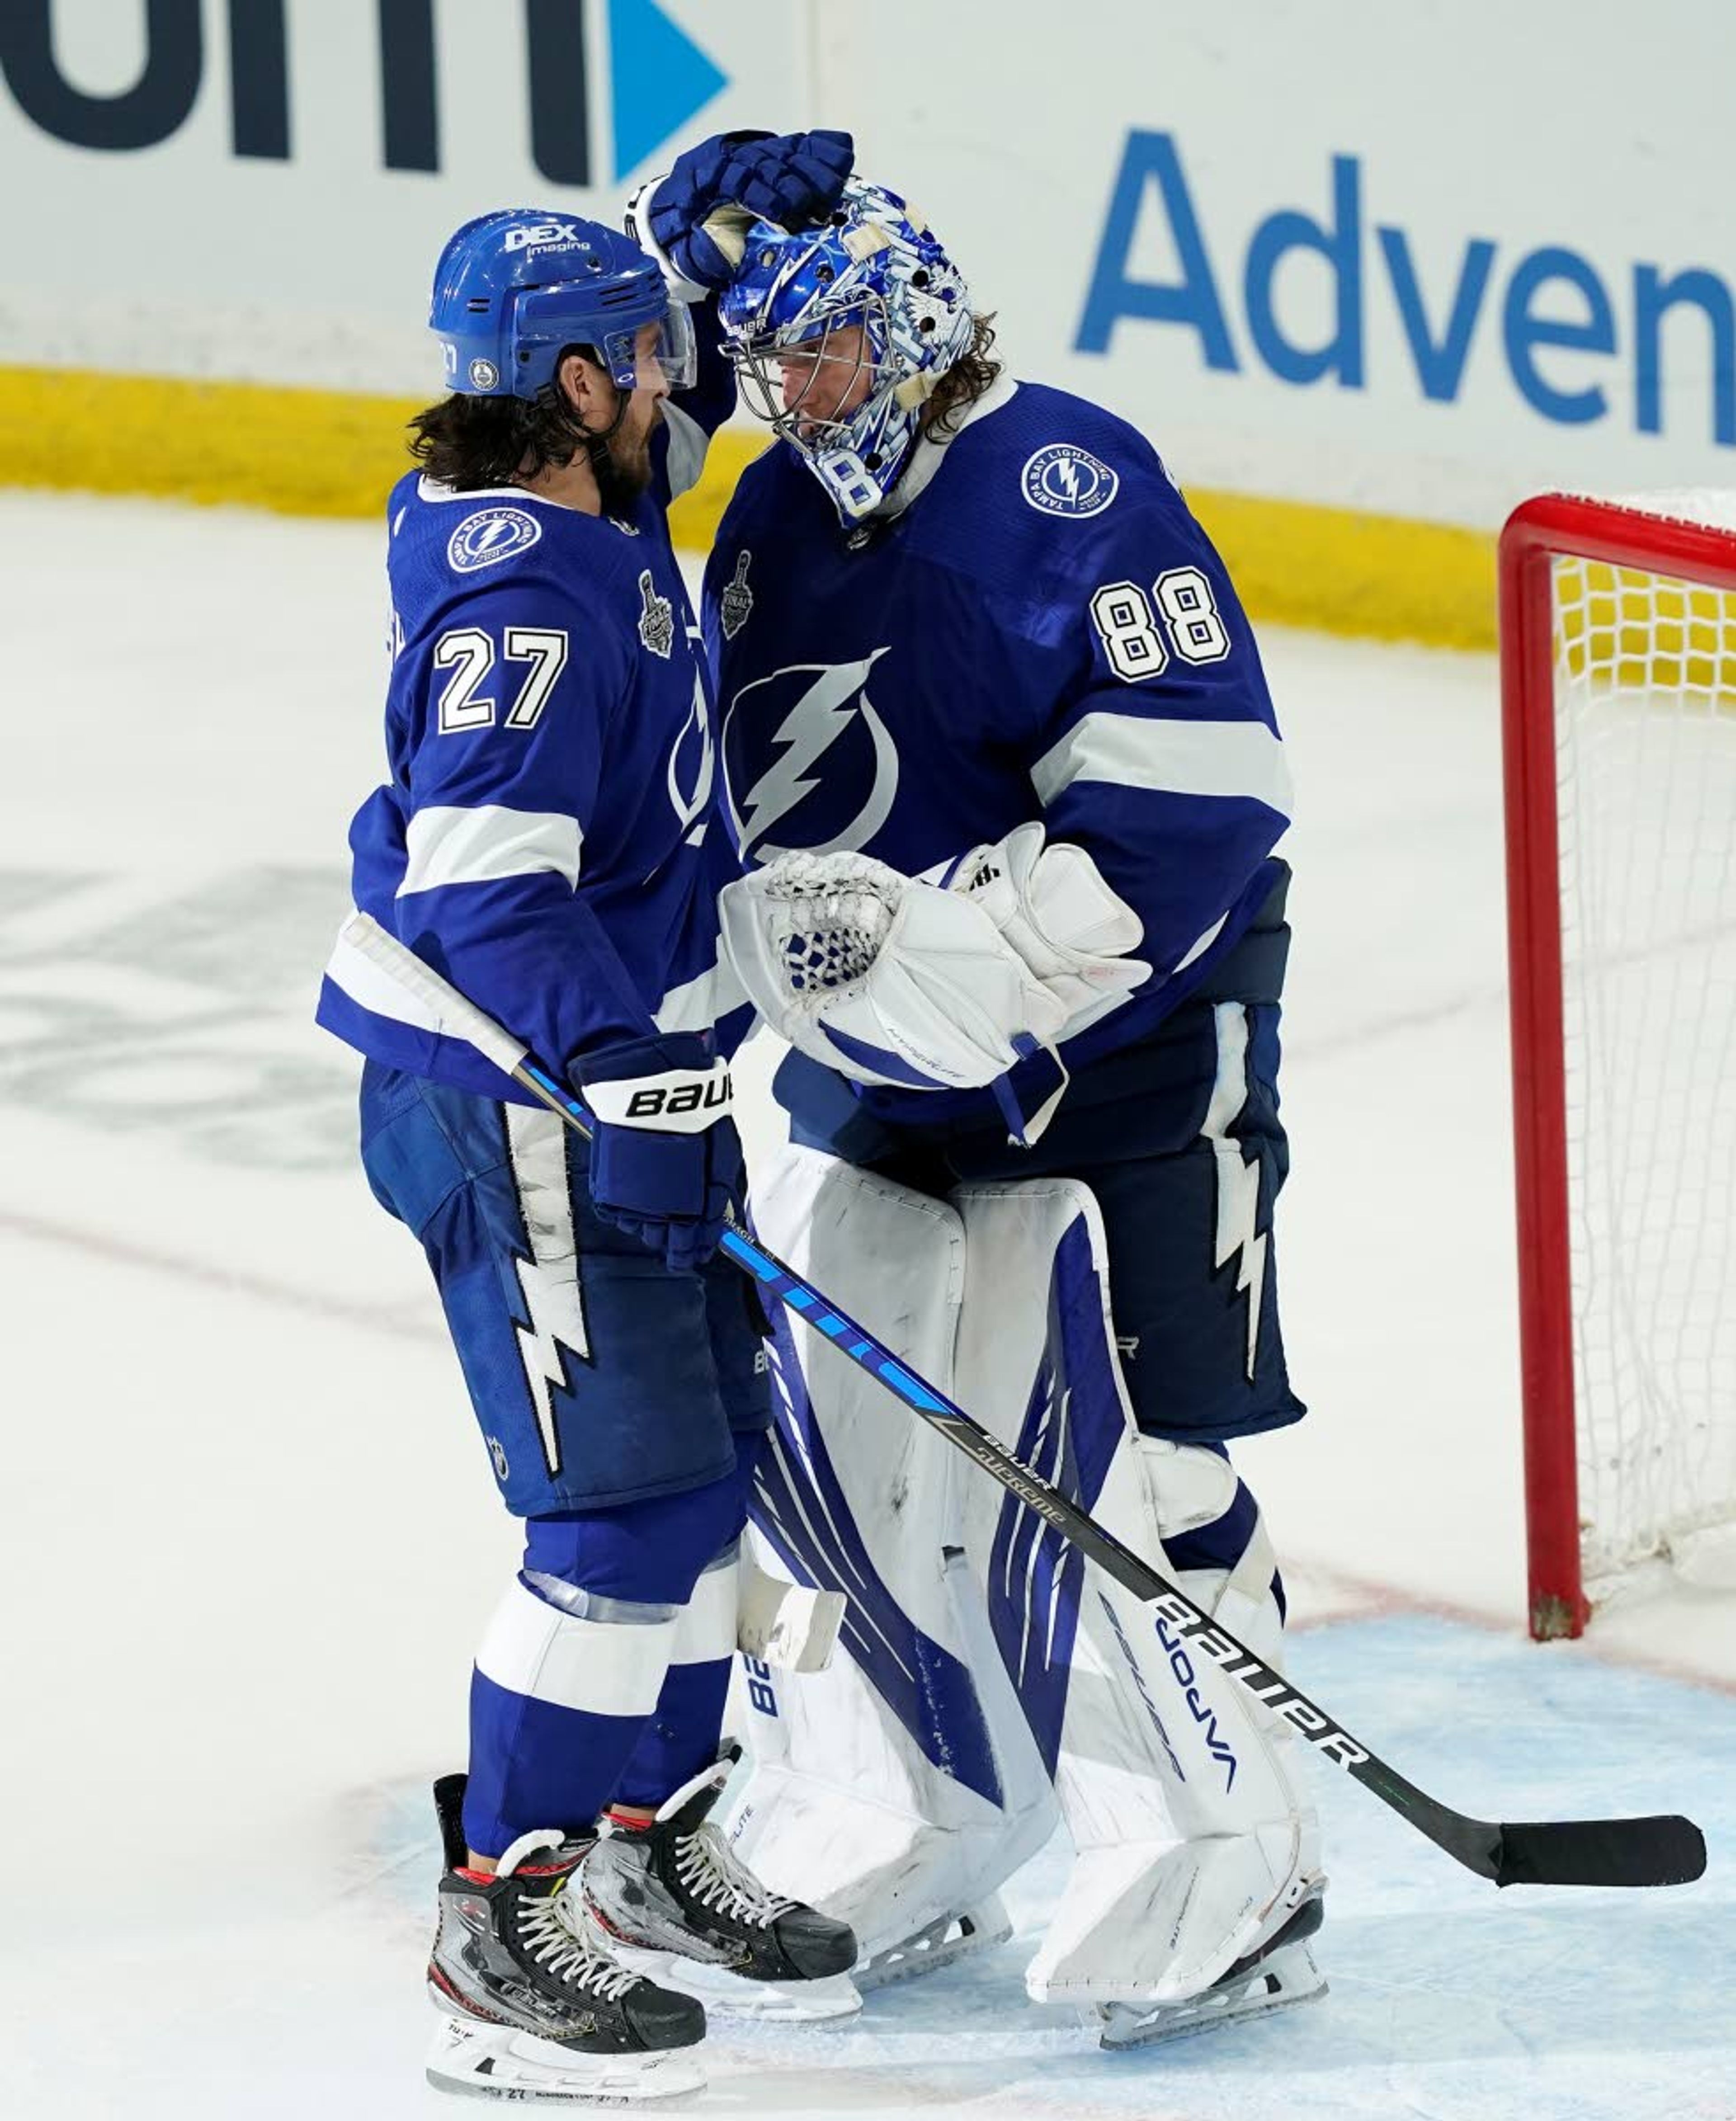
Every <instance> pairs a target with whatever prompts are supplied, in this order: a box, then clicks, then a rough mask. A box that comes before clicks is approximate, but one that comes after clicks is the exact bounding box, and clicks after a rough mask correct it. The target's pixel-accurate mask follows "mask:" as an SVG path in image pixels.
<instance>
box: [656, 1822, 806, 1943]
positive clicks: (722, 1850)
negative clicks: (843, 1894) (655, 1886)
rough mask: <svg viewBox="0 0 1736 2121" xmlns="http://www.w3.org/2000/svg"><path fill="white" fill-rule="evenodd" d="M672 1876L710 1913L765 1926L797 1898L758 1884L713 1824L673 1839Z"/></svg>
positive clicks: (773, 1920)
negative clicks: (673, 1873) (788, 1898)
mask: <svg viewBox="0 0 1736 2121" xmlns="http://www.w3.org/2000/svg"><path fill="white" fill-rule="evenodd" d="M675 1876H677V1878H679V1880H680V1881H681V1884H682V1886H684V1888H685V1889H686V1890H687V1891H688V1892H689V1893H691V1894H692V1895H693V1898H694V1899H695V1900H697V1901H698V1903H699V1904H700V1905H701V1907H702V1908H706V1909H709V1910H710V1911H711V1912H712V1914H721V1915H727V1916H729V1917H730V1918H733V1919H734V1920H735V1921H736V1922H741V1923H750V1924H751V1925H752V1926H753V1927H754V1928H755V1929H765V1928H769V1927H770V1925H771V1924H772V1923H774V1922H776V1921H777V1918H778V1917H779V1916H780V1915H782V1914H788V1913H789V1911H790V1909H791V1908H794V1907H799V1906H800V1901H797V1900H786V1899H785V1898H784V1897H783V1895H782V1894H781V1893H774V1892H772V1891H771V1890H770V1889H769V1888H768V1887H767V1886H763V1885H761V1883H760V1882H759V1881H758V1878H756V1877H755V1876H754V1874H753V1872H751V1871H749V1869H747V1868H746V1867H745V1866H744V1865H743V1864H741V1863H739V1862H737V1861H736V1859H735V1857H734V1856H733V1855H732V1854H731V1853H730V1850H729V1848H727V1847H726V1845H725V1843H724V1840H723V1837H722V1836H721V1834H719V1833H718V1831H717V1830H716V1827H715V1826H701V1827H697V1828H696V1829H695V1830H693V1833H691V1834H678V1835H677V1837H676V1839H675Z"/></svg>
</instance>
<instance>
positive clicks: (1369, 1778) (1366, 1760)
mask: <svg viewBox="0 0 1736 2121" xmlns="http://www.w3.org/2000/svg"><path fill="white" fill-rule="evenodd" d="M343 939H344V940H345V941H346V942H347V943H348V944H350V945H351V947H352V949H355V950H357V952H359V953H360V954H361V955H362V956H363V957H365V958H367V960H368V961H369V963H371V964H372V965H373V966H374V967H376V970H378V971H379V972H382V973H384V974H385V977H387V978H388V979H389V980H390V981H391V982H392V983H393V984H394V986H396V987H398V988H399V991H401V992H402V993H404V994H405V995H409V996H413V997H414V999H415V1000H417V1001H418V1002H419V1003H420V1004H421V1005H422V1009H424V1010H425V1011H426V1012H427V1014H428V1016H429V1017H430V1018H431V1019H432V1028H433V1029H435V1030H436V1031H438V1032H440V1033H443V1034H444V1035H445V1036H446V1037H450V1038H460V1039H462V1040H463V1041H464V1043H465V1044H466V1045H469V1046H472V1047H474V1048H475V1049H476V1051H478V1052H479V1053H481V1054H482V1055H483V1056H484V1057H485V1058H486V1059H488V1060H489V1061H492V1062H493V1063H494V1065H495V1066H496V1067H497V1068H498V1069H500V1070H502V1073H503V1074H507V1075H510V1076H511V1078H512V1079H513V1081H514V1082H516V1083H518V1084H521V1085H522V1086H523V1087H524V1088H525V1089H527V1090H528V1091H530V1093H531V1094H532V1095H533V1096H534V1098H537V1099H538V1100H539V1102H541V1103H543V1104H544V1105H546V1106H548V1108H549V1110H550V1111H551V1112H555V1113H557V1114H558V1116H560V1117H561V1118H562V1120H564V1121H566V1123H567V1126H570V1127H572V1129H573V1130H575V1131H576V1133H579V1134H581V1135H585V1136H586V1138H587V1139H588V1138H589V1136H590V1119H589V1116H587V1114H586V1112H585V1109H584V1107H582V1106H581V1105H579V1104H577V1103H576V1102H574V1100H573V1099H572V1098H571V1097H569V1096H568V1095H567V1092H566V1091H565V1089H564V1088H562V1086H561V1084H559V1083H558V1082H557V1081H556V1080H555V1079H554V1078H553V1076H552V1075H550V1074H548V1071H547V1070H546V1069H544V1068H543V1067H541V1066H540V1065H539V1064H538V1063H537V1062H536V1061H534V1059H532V1057H531V1056H530V1054H529V1053H528V1052H527V1051H526V1050H525V1047H522V1046H520V1044H519V1042H517V1040H516V1039H515V1038H514V1037H511V1034H510V1033H507V1032H506V1031H504V1030H502V1028H501V1026H500V1025H499V1024H497V1023H495V1022H494V1020H493V1019H492V1017H488V1016H486V1015H484V1014H483V1012H482V1010H481V1009H478V1008H477V1006H476V1005H475V1004H474V1002H471V1001H469V1000H466V999H465V997H464V995H461V994H460V993H459V992H458V991H457V989H456V988H455V987H453V986H451V985H450V984H449V982H448V981H446V980H444V979H442V978H441V977H440V975H439V974H438V973H437V972H434V971H432V969H431V968H430V967H428V966H427V965H426V964H425V963H423V962H422V959H421V958H418V956H417V955H416V954H415V953H414V952H413V951H412V950H410V949H408V948H407V947H406V946H405V945H404V944H402V943H400V942H399V940H398V939H397V938H396V937H395V936H394V935H388V934H387V933H386V931H385V930H384V929H383V928H381V927H380V925H379V923H378V922H377V921H374V920H373V919H372V918H371V916H368V915H367V914H365V913H358V914H357V915H356V916H355V917H354V918H353V919H352V921H349V923H348V925H346V927H345V928H344V930H343ZM721 1250H722V1251H723V1252H725V1253H726V1254H727V1255H728V1256H729V1257H730V1259H731V1260H733V1261H735V1264H736V1265H737V1266H740V1267H741V1268H742V1269H743V1270H744V1271H745V1272H747V1273H749V1274H750V1275H753V1277H754V1280H755V1281H756V1282H757V1283H758V1284H759V1287H760V1289H761V1291H762V1292H763V1294H766V1295H768V1296H774V1297H776V1298H777V1299H778V1300H779V1301H780V1302H781V1303H785V1304H786V1305H788V1306H789V1308H791V1310H792V1311H796V1312H800V1314H801V1315H802V1316H803V1317H805V1319H806V1320H807V1322H808V1323H809V1324H810V1326H812V1327H813V1328H814V1331H816V1332H819V1333H824V1335H825V1336H826V1338H827V1339H828V1340H830V1341H831V1342H832V1344H833V1346H834V1347H836V1348H837V1349H838V1350H840V1352H841V1353H842V1354H845V1355H847V1356H848V1357H849V1359H850V1360H851V1361H852V1362H853V1363H855V1364H856V1366H857V1367H858V1368H861V1369H864V1370H866V1371H867V1372H868V1373H869V1375H870V1377H875V1378H877V1379H878V1380H879V1382H880V1383H881V1384H882V1385H884V1387H885V1388H886V1389H887V1390H888V1391H889V1392H891V1393H892V1394H893V1395H894V1397H896V1398H898V1399H900V1400H902V1401H903V1403H904V1405H906V1406H908V1407H909V1408H910V1409H911V1410H912V1412H913V1413H916V1414H917V1415H921V1416H922V1419H923V1420H924V1421H926V1422H927V1423H928V1424H929V1425H930V1427H931V1428H933V1429H939V1430H940V1433H941V1434H942V1435H943V1436H945V1438H947V1440H948V1441H949V1442H950V1443H953V1444H954V1445H956V1447H958V1448H959V1450H960V1451H962V1452H964V1455H965V1456H966V1457H968V1458H970V1459H972V1460H973V1461H974V1462H975V1463H976V1464H977V1465H978V1466H981V1467H982V1470H983V1471H984V1472H986V1473H987V1474H988V1475H990V1477H991V1478H992V1479H993V1480H996V1481H998V1482H999V1484H1000V1485H1001V1487H1003V1488H1004V1489H1006V1491H1007V1493H1008V1494H1011V1495H1015V1496H1017V1498H1018V1499H1019V1500H1020V1502H1022V1503H1024V1504H1025V1505H1026V1506H1027V1507H1028V1508H1030V1509H1033V1510H1034V1511H1035V1512H1036V1513H1037V1514H1038V1516H1039V1517H1042V1518H1043V1519H1044V1521H1045V1522H1048V1523H1049V1524H1051V1525H1052V1526H1053V1527H1055V1529H1056V1530H1057V1531H1059V1532H1060V1533H1061V1534H1062V1536H1063V1537H1065V1538H1066V1539H1068V1540H1070V1541H1071V1542H1072V1544H1073V1545H1075V1546H1076V1547H1078V1548H1079V1549H1080V1550H1081V1552H1083V1553H1084V1554H1085V1555H1087V1556H1088V1557H1089V1558H1090V1559H1091V1560H1092V1561H1094V1562H1095V1563H1096V1564H1097V1566H1098V1567H1099V1569H1102V1570H1103V1571H1104V1573H1105V1575H1108V1576H1110V1577H1113V1578H1114V1580H1115V1581H1116V1582H1117V1583H1119V1584H1121V1585H1122V1587H1124V1588H1125V1589H1127V1590H1128V1591H1131V1592H1132V1593H1133V1595H1134V1596H1135V1597H1136V1598H1139V1599H1141V1600H1142V1601H1144V1602H1145V1603H1146V1604H1147V1605H1148V1606H1150V1608H1151V1610H1152V1612H1153V1614H1154V1615H1155V1620H1156V1625H1157V1629H1158V1636H1159V1639H1160V1642H1161V1643H1162V1644H1163V1646H1164V1649H1165V1651H1166V1652H1167V1653H1168V1654H1169V1657H1170V1658H1171V1661H1172V1662H1174V1664H1175V1667H1176V1670H1177V1672H1178V1675H1179V1674H1180V1673H1181V1672H1182V1671H1183V1669H1184V1668H1185V1667H1187V1666H1188V1649H1190V1648H1191V1649H1192V1650H1194V1651H1197V1652H1198V1653H1199V1654H1200V1655H1202V1657H1208V1658H1209V1659H1210V1660H1211V1662H1212V1663H1214V1664H1216V1665H1218V1666H1220V1667H1221V1668H1222V1669H1223V1671H1225V1673H1226V1674H1227V1675H1228V1676H1230V1678H1231V1679H1233V1680H1236V1681H1237V1683H1238V1684H1239V1685H1241V1686H1242V1687H1244V1689H1245V1690H1247V1692H1248V1693H1249V1694H1252V1695H1253V1698H1254V1699H1255V1700H1257V1701H1259V1702H1262V1703H1263V1704H1264V1705H1265V1706H1266V1708H1268V1709H1269V1710H1271V1711H1272V1713H1273V1714H1275V1715H1277V1716H1281V1717H1283V1718H1284V1719H1285V1720H1286V1722H1288V1723H1290V1724H1291V1725H1293V1726H1294V1727H1295V1729H1296V1730H1297V1731H1299V1732H1300V1733H1301V1734H1302V1736H1304V1738H1306V1739H1307V1740H1308V1741H1309V1743H1310V1744H1311V1745H1313V1746H1314V1748H1315V1750H1317V1751H1318V1752H1319V1753H1320V1754H1321V1755H1323V1756H1324V1757H1325V1758H1326V1759H1327V1760H1330V1761H1332V1764H1333V1765H1334V1766H1336V1767H1339V1768H1342V1769H1343V1770H1344V1771H1345V1773H1346V1774H1348V1775H1350V1776H1351V1777H1352V1778H1354V1779H1355V1780H1356V1781H1357V1782H1359V1783H1361V1784H1362V1785H1363V1787H1364V1788H1365V1789H1370V1790H1372V1791H1373V1792H1374V1795H1375V1796H1376V1797H1379V1798H1380V1799H1381V1801H1382V1802H1384V1803H1385V1804H1388V1805H1389V1806H1391V1807H1392V1809H1393V1811H1396V1812H1398V1814H1399V1815H1400V1816H1401V1817H1402V1818H1404V1819H1407V1820H1409V1821H1410V1823H1411V1824H1412V1826H1414V1827H1416V1830H1418V1832H1419V1833H1421V1834H1426V1835H1427V1836H1428V1838H1429V1839H1430V1841H1432V1842H1433V1843H1434V1844H1435V1846H1436V1847H1437V1848H1443V1849H1444V1850H1445V1851H1446V1853H1447V1854H1448V1855H1449V1856H1451V1857H1452V1858H1454V1860H1455V1861H1456V1862H1460V1863H1463V1865H1464V1866H1465V1867H1466V1868H1467V1869H1468V1870H1471V1871H1475V1872H1477V1874H1478V1876H1481V1877H1484V1878H1490V1879H1492V1880H1493V1881H1495V1883H1496V1885H1497V1886H1518V1885H1530V1886H1677V1885H1686V1884H1687V1883H1688V1881H1690V1880H1692V1879H1695V1878H1697V1877H1699V1876H1701V1874H1702V1872H1704V1871H1705V1869H1706V1842H1705V1839H1704V1838H1703V1837H1702V1835H1701V1831H1700V1830H1699V1828H1698V1827H1697V1826H1696V1825H1694V1823H1693V1821H1692V1820H1688V1819H1682V1818H1680V1817H1677V1816H1669V1817H1663V1818H1653V1819H1580V1820H1528V1821H1524V1820H1522V1821H1518V1822H1512V1821H1508V1822H1504V1823H1497V1822H1496V1821H1494V1820H1486V1819H1471V1818H1468V1817H1467V1816H1465V1815H1464V1813H1463V1812H1458V1811H1452V1810H1451V1809H1450V1808H1449V1806H1446V1805H1444V1804H1440V1803H1438V1802H1436V1801H1435V1798H1433V1797H1430V1796H1428V1795H1427V1794H1426V1792H1424V1791H1422V1790H1420V1789H1418V1788H1416V1785H1415V1784H1414V1783H1409V1782H1407V1781H1406V1780H1405V1778H1404V1777H1403V1776H1402V1775H1401V1774H1398V1772H1397V1771H1396V1770H1395V1769H1392V1768H1390V1767H1388V1765H1387V1764H1386V1762H1385V1761H1384V1760H1382V1759H1381V1758H1380V1757H1379V1755H1378V1754H1375V1753H1373V1752H1370V1750H1369V1749H1368V1747H1367V1746H1364V1745H1362V1744H1361V1743H1360V1741H1358V1740H1356V1739H1355V1738H1353V1737H1352V1736H1351V1735H1350V1733H1349V1732H1347V1731H1346V1730H1345V1729H1344V1728H1343V1727H1342V1726H1341V1725H1339V1724H1337V1723H1336V1722H1333V1720H1332V1718H1331V1717H1329V1716H1328V1714H1327V1713H1326V1712H1325V1711H1324V1709H1323V1708H1317V1707H1316V1706H1315V1704H1314V1703H1313V1702H1312V1701H1310V1700H1309V1698H1308V1696H1307V1695H1306V1694H1303V1693H1301V1692H1300V1691H1299V1690H1297V1689H1296V1688H1295V1687H1294V1686H1292V1685H1290V1682H1289V1681H1288V1680H1286V1679H1284V1678H1282V1677H1281V1676H1280V1675H1279V1674H1278V1673H1277V1672H1276V1671H1273V1670H1272V1667H1271V1666H1269V1665H1267V1664H1264V1663H1262V1662H1261V1660H1260V1659H1259V1658H1258V1657H1256V1656H1255V1655H1254V1654H1253V1652H1252V1651H1251V1650H1249V1649H1247V1648H1244V1646H1243V1644H1242V1643H1239V1642H1238V1641H1237V1640H1236V1639H1235V1637H1234V1635H1232V1634H1230V1633H1229V1632H1228V1631H1227V1630H1226V1629H1223V1628H1221V1627H1220V1626H1219V1625H1218V1624H1217V1623H1216V1621H1215V1620H1212V1619H1211V1616H1210V1615H1209V1614H1206V1613H1205V1612H1202V1611H1201V1609H1200V1608H1199V1607H1198V1606H1196V1605H1195V1604H1194V1603H1193V1602H1192V1600H1191V1599H1189V1598H1188V1597H1186V1595H1185V1594H1184V1593H1183V1592H1181V1591H1179V1590H1178V1589H1177V1588H1176V1587H1175V1585H1174V1584H1173V1583H1170V1582H1169V1579H1168V1578H1166V1577H1164V1576H1161V1575H1160V1574H1159V1573H1158V1572H1157V1570H1156V1569H1153V1568H1151V1567H1150V1564H1147V1563H1146V1562H1144V1561H1142V1560H1141V1559H1140V1558H1139V1556H1138V1555H1136V1554H1134V1553H1133V1552H1132V1550H1130V1549H1129V1548H1127V1547H1125V1546H1123V1545H1122V1543H1121V1541H1119V1540H1118V1539H1117V1538H1116V1537H1115V1536H1113V1533H1110V1532H1108V1531H1104V1528H1103V1527H1102V1526H1101V1525H1099V1523H1098V1522H1096V1520H1095V1519H1094V1518H1093V1517H1090V1516H1088V1515H1087V1514H1086V1513H1085V1511H1083V1510H1082V1509H1080V1508H1079V1507H1078V1506H1077V1505H1076V1503H1070V1502H1069V1501H1068V1500H1067V1499H1066V1496H1065V1495H1063V1494H1062V1493H1061V1492H1060V1490H1059V1489H1057V1488H1054V1487H1052V1486H1051V1485H1049V1483H1048V1481H1047V1480H1043V1478H1042V1477H1041V1476H1040V1475H1038V1474H1036V1473H1034V1472H1032V1471H1031V1470H1030V1468H1029V1466H1025V1465H1024V1463H1023V1462H1022V1461H1020V1460H1019V1459H1018V1458H1015V1457H1014V1456H1013V1455H1012V1453H1011V1452H1009V1451H1007V1450H1006V1449H1005V1448H1004V1447H1002V1446H1001V1444H1000V1443H998V1442H997V1441H996V1438H994V1437H993V1436H992V1435H991V1434H990V1433H989V1432H988V1430H987V1429H984V1428H983V1427H982V1425H981V1424H980V1423H978V1422H975V1421H973V1420H972V1419H971V1417H970V1416H969V1415H968V1414H966V1413H965V1412H964V1409H963V1408H962V1407H959V1406H955V1405H954V1404H953V1402H952V1401H950V1399H948V1398H947V1397H945V1395H944V1394H943V1393H940V1392H938V1391H936V1390H935V1389H934V1387H932V1386H931V1385H929V1384H926V1383H925V1382H923V1380H922V1378H921V1377H916V1376H914V1375H912V1373H911V1372H910V1371H908V1370H907V1369H906V1368H904V1366H903V1364H902V1363H900V1362H899V1361H898V1358H897V1357H896V1356H895V1355H894V1354H893V1353H892V1352H891V1350H889V1349H888V1348H885V1347H884V1346H882V1345H881V1344H880V1341H878V1340H875V1337H874V1336H873V1334H871V1333H870V1332H869V1331H867V1330H866V1328H865V1327H863V1326H859V1325H857V1324H856V1321H855V1320H854V1319H853V1318H852V1317H849V1316H848V1314H847V1312H842V1311H841V1310H840V1309H839V1308H838V1306H837V1305H836V1304H834V1303H832V1302H831V1301H830V1299H829V1298H827V1297H825V1296H824V1295H823V1294H821V1293H820V1291H819V1289H815V1288H814V1286H813V1285H812V1284H811V1283H809V1282H807V1281H805V1280H803V1279H802V1277H801V1276H800V1275H799V1274H797V1273H796V1272H795V1271H794V1270H792V1269H791V1268H790V1267H787V1266H785V1265H784V1263H783V1261H782V1260H780V1259H778V1258H777V1256H775V1255H774V1254H773V1253H772V1252H768V1251H767V1250H766V1249H765V1247H763V1245H761V1244H760V1243H759V1242H758V1241H757V1240H756V1239H755V1238H754V1237H753V1236H752V1235H751V1234H750V1233H749V1232H748V1231H746V1230H744V1229H743V1228H740V1226H739V1225H738V1224H734V1223H732V1224H730V1227H729V1228H727V1229H726V1230H725V1232H724V1233H723V1239H722V1244H721ZM1184 1646H1185V1647H1184ZM1190 1677H1191V1675H1190ZM1184 1683H1186V1682H1184Z"/></svg>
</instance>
